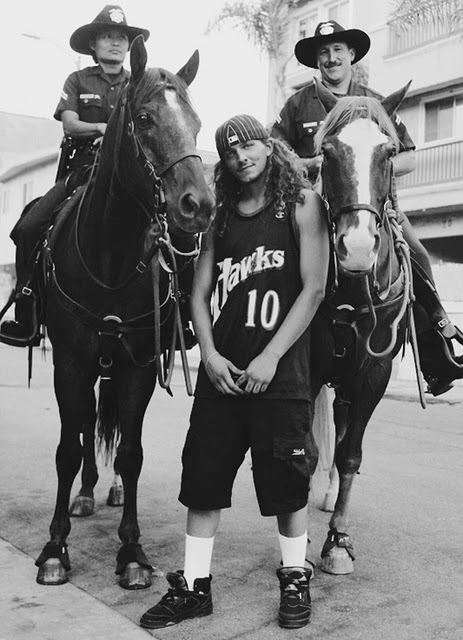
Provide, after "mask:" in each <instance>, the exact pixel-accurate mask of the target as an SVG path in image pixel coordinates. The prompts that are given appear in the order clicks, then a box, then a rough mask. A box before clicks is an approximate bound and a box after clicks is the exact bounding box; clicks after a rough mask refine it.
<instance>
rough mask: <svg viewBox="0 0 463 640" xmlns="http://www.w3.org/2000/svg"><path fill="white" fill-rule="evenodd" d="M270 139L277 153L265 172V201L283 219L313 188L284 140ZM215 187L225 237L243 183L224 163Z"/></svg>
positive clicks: (218, 219) (216, 172)
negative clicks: (308, 190)
mask: <svg viewBox="0 0 463 640" xmlns="http://www.w3.org/2000/svg"><path fill="white" fill-rule="evenodd" d="M270 140H272V142H273V151H272V154H271V155H270V157H269V159H268V162H267V167H266V169H265V171H266V176H265V200H266V202H267V203H269V204H270V207H271V211H272V212H273V213H274V214H278V216H279V217H283V216H285V215H287V214H288V211H290V208H291V207H292V206H293V207H294V206H295V204H296V203H303V202H304V195H303V193H302V189H311V186H310V183H309V182H308V181H307V180H306V179H305V178H304V177H303V175H302V174H301V172H300V170H299V168H298V166H297V156H296V154H295V153H294V152H293V151H291V150H290V149H289V147H288V146H287V145H286V143H285V142H283V141H282V140H276V139H274V138H270ZM214 185H215V195H216V201H217V215H216V220H215V225H216V232H217V234H218V235H219V236H223V234H224V233H225V231H226V230H227V226H228V220H229V218H230V214H231V213H232V211H235V210H236V209H237V204H238V201H239V197H240V194H241V192H242V184H241V183H240V181H239V180H237V179H236V178H235V177H234V176H232V174H231V173H230V172H229V171H228V169H227V167H226V165H225V162H223V161H222V160H220V161H219V162H218V163H217V164H216V166H215V169H214Z"/></svg>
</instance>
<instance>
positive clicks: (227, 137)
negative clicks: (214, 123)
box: [215, 114, 268, 158]
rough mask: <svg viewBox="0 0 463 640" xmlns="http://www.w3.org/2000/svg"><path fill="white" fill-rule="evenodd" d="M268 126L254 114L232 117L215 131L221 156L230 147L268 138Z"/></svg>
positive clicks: (216, 142)
mask: <svg viewBox="0 0 463 640" xmlns="http://www.w3.org/2000/svg"><path fill="white" fill-rule="evenodd" d="M267 138H268V132H267V130H266V128H265V127H264V126H263V125H262V124H261V123H260V122H259V120H257V119H256V118H254V117H253V116H248V115H244V114H243V115H240V116H234V117H233V118H230V119H229V120H227V121H226V122H224V123H223V124H221V125H220V127H219V128H218V129H217V131H216V132H215V144H216V146H217V152H218V154H219V156H220V157H221V158H223V156H224V154H225V152H226V151H228V149H230V147H232V146H233V145H234V144H239V143H240V142H248V140H267Z"/></svg>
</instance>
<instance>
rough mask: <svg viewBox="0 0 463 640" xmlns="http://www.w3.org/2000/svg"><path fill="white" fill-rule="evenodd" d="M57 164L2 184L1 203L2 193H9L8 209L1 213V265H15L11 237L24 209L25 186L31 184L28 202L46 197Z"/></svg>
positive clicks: (40, 168) (0, 191)
mask: <svg viewBox="0 0 463 640" xmlns="http://www.w3.org/2000/svg"><path fill="white" fill-rule="evenodd" d="M55 175H56V163H55V162H51V163H49V164H47V165H44V166H42V167H39V168H37V169H33V170H31V171H28V172H25V173H23V174H21V175H19V176H17V177H15V178H13V179H11V180H9V181H8V182H4V183H0V202H1V201H2V192H4V191H8V192H9V197H8V209H7V211H5V212H3V211H0V265H3V264H12V263H14V254H15V249H14V244H13V242H12V240H11V239H10V237H9V235H10V232H11V229H12V228H13V226H14V225H15V224H16V221H17V220H18V218H19V216H20V215H21V212H22V210H23V208H24V204H25V203H24V184H25V183H26V182H31V183H32V184H31V191H30V194H29V197H28V200H29V201H30V200H32V199H34V198H36V197H38V196H42V195H44V193H46V192H47V191H48V190H49V189H50V188H51V187H52V186H53V184H54V182H55Z"/></svg>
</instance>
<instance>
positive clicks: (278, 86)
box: [206, 0, 310, 104]
mask: <svg viewBox="0 0 463 640" xmlns="http://www.w3.org/2000/svg"><path fill="white" fill-rule="evenodd" d="M309 1H310V0H309ZM298 4H299V3H298V1H297V0H257V1H256V2H249V0H247V1H246V0H241V1H238V2H228V3H227V4H225V5H224V7H223V8H222V10H221V12H220V13H219V15H218V16H217V17H216V18H215V19H214V20H213V21H212V22H210V23H209V25H208V27H207V31H206V33H210V32H211V31H213V30H214V29H220V27H221V26H222V24H223V23H224V22H227V23H228V22H232V23H234V24H235V26H237V27H239V28H241V29H243V31H244V33H245V34H246V36H247V38H248V40H250V41H251V42H253V43H254V44H256V45H257V46H258V47H259V48H260V50H261V51H263V52H264V53H265V54H266V55H267V56H268V59H269V62H270V64H271V65H272V66H273V68H274V69H275V81H276V82H275V91H276V100H275V104H282V103H283V102H284V101H285V99H286V97H287V96H286V86H285V72H286V66H287V64H288V62H289V61H290V59H291V56H290V57H287V55H286V53H285V39H286V34H287V30H288V10H289V8H290V7H294V6H297V5H298Z"/></svg>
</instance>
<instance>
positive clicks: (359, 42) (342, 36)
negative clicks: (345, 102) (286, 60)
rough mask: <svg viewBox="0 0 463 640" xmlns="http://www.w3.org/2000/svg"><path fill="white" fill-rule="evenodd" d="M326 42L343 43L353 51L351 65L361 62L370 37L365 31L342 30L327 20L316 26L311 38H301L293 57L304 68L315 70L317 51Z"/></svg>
mask: <svg viewBox="0 0 463 640" xmlns="http://www.w3.org/2000/svg"><path fill="white" fill-rule="evenodd" d="M327 42H345V43H346V44H347V45H348V46H349V47H352V48H353V49H355V57H354V59H353V60H352V64H355V63H356V62H358V61H359V60H361V59H362V58H363V56H365V55H366V54H367V53H368V50H369V48H370V37H369V35H368V34H367V33H365V31H361V30H360V29H344V27H341V25H340V24H338V23H337V22H335V21H334V20H327V21H326V22H320V24H319V25H317V28H316V29H315V34H314V35H313V37H312V38H303V39H302V40H299V42H297V43H296V46H295V47H294V53H295V56H296V58H297V59H298V60H299V62H301V63H302V64H304V65H305V66H306V67H311V68H312V69H317V68H318V63H317V51H318V49H319V48H320V47H321V46H322V45H323V44H326V43H327Z"/></svg>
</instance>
